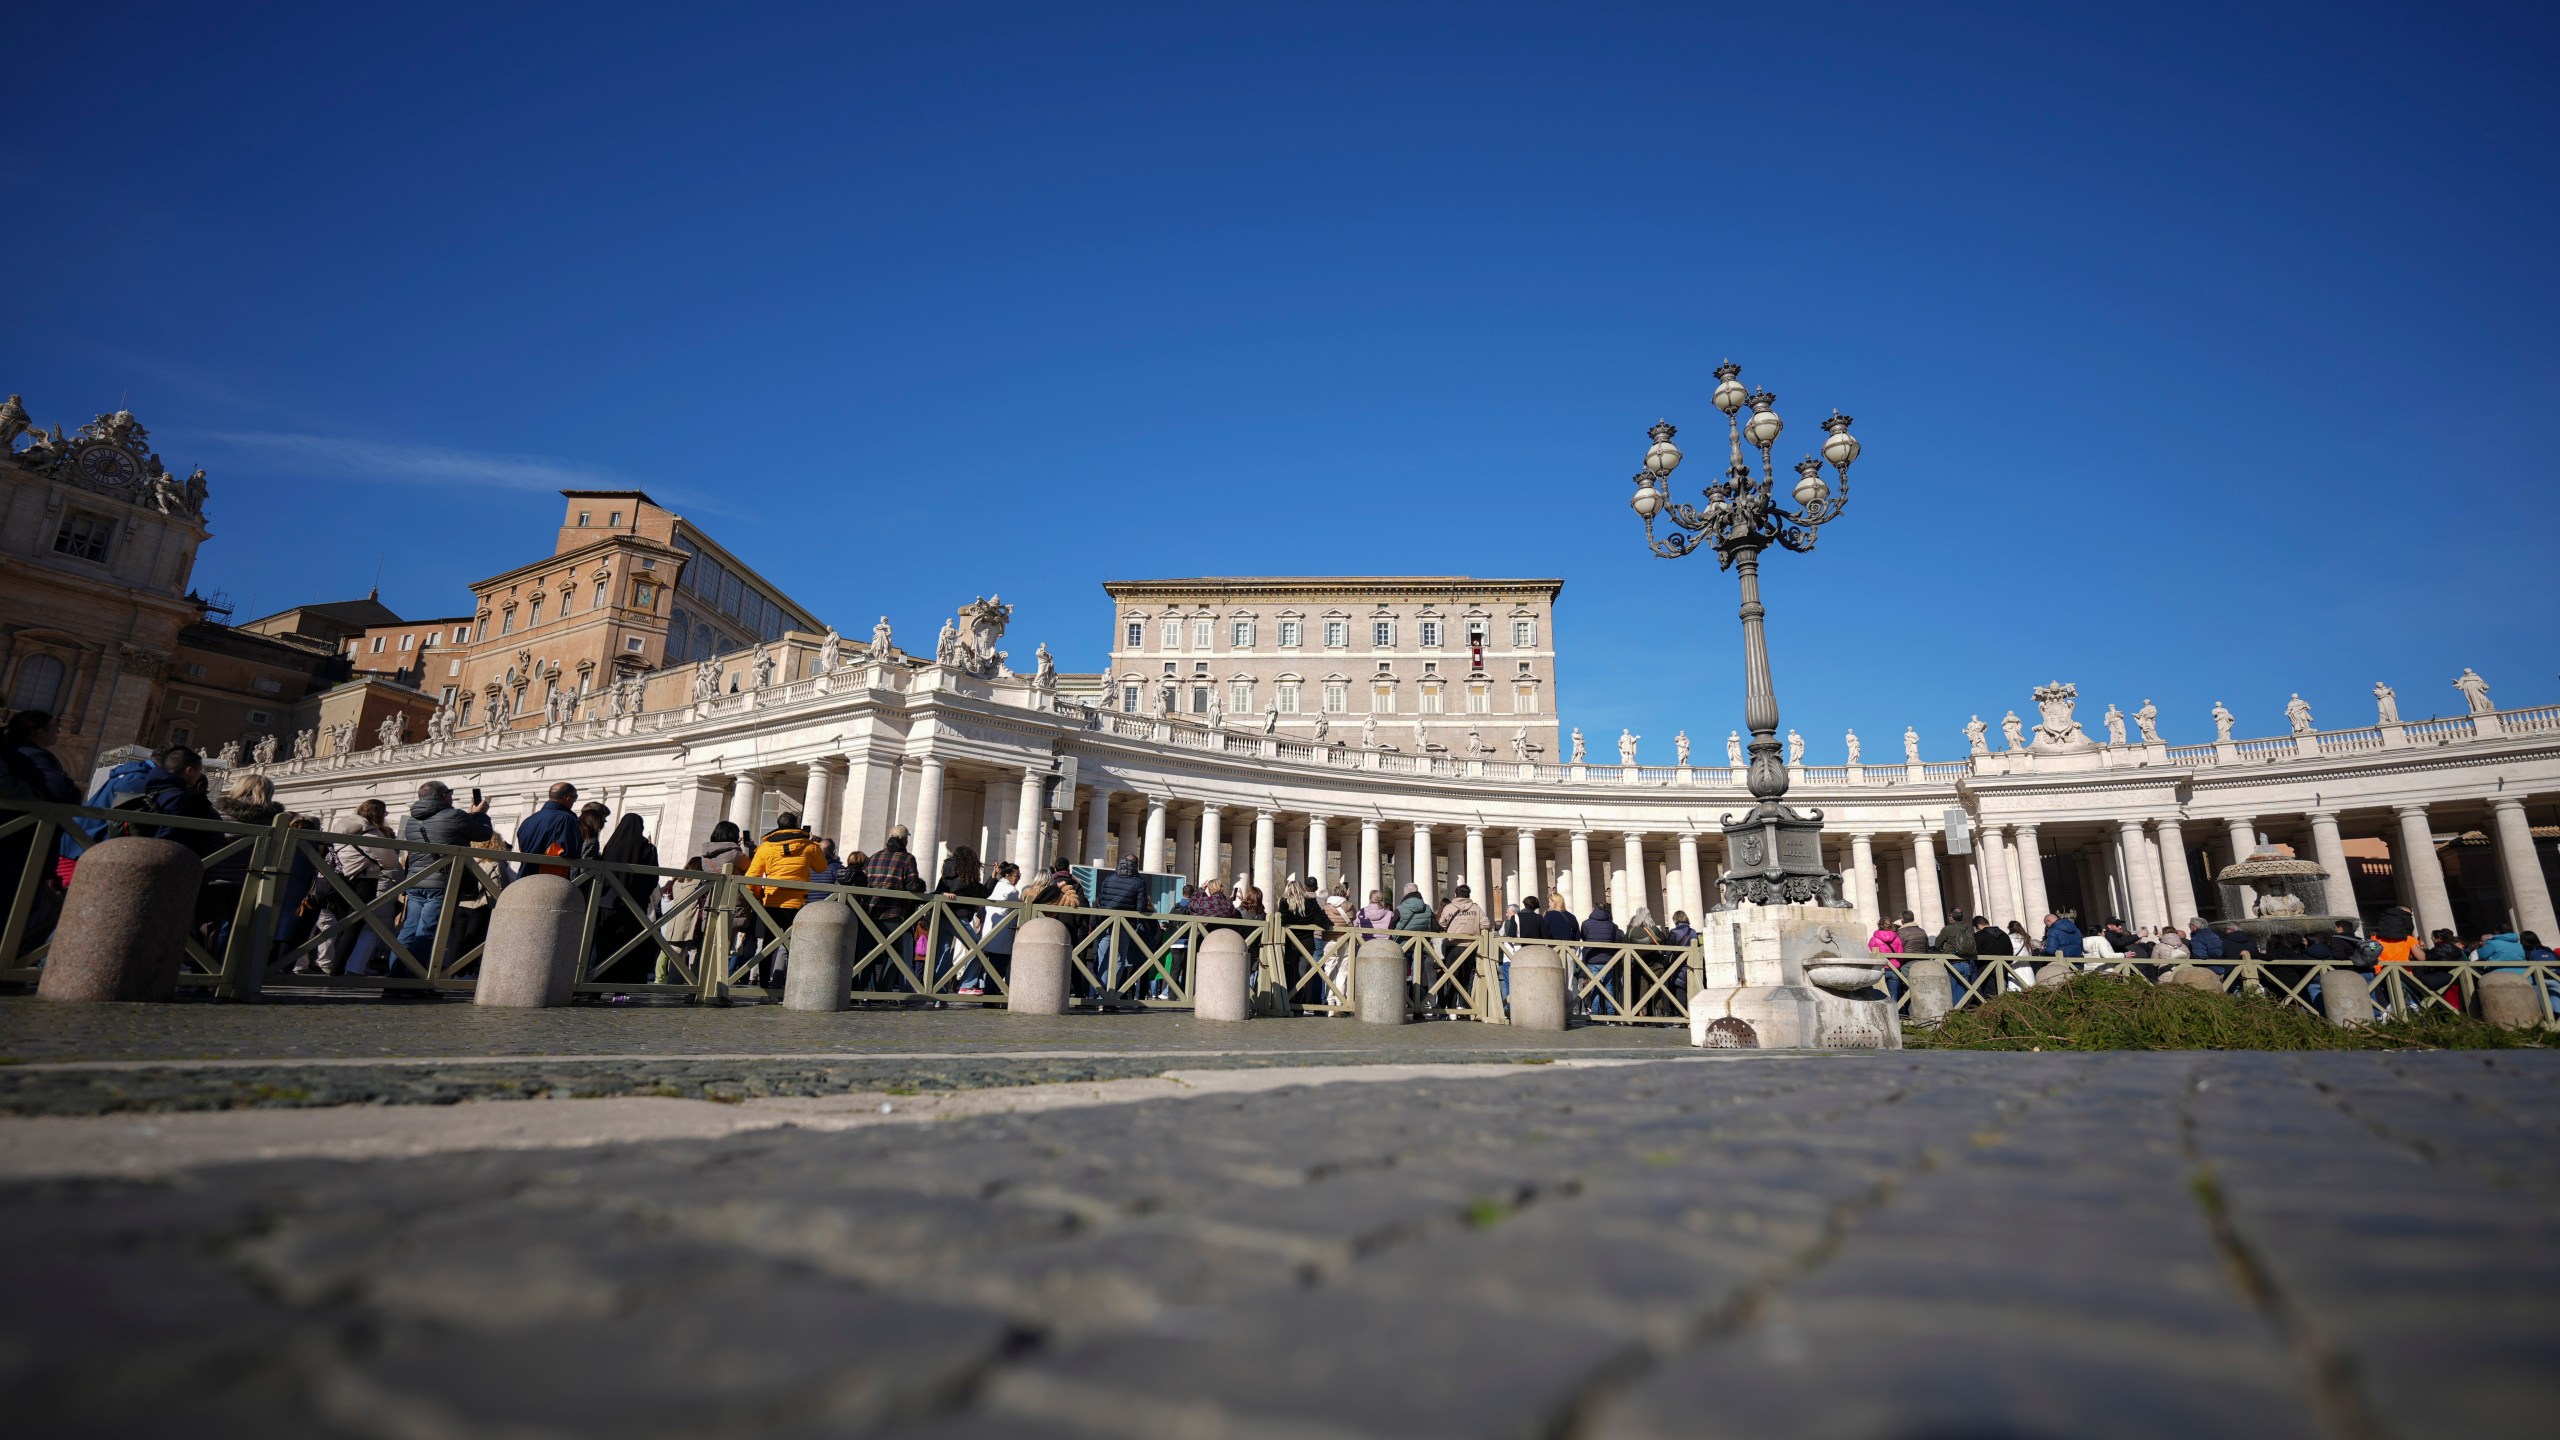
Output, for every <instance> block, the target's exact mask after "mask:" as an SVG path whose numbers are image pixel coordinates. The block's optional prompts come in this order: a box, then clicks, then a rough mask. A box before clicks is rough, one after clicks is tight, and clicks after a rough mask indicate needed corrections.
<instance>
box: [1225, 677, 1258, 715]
mask: <svg viewBox="0 0 2560 1440" xmlns="http://www.w3.org/2000/svg"><path fill="white" fill-rule="evenodd" d="M1227 709H1229V710H1231V711H1233V712H1234V713H1236V714H1238V715H1249V714H1252V713H1253V682H1252V681H1250V680H1231V681H1228V682H1227Z"/></svg>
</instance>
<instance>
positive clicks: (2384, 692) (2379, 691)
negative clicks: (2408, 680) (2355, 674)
mask: <svg viewBox="0 0 2560 1440" xmlns="http://www.w3.org/2000/svg"><path fill="white" fill-rule="evenodd" d="M2373 704H2374V709H2375V710H2376V711H2378V712H2379V718H2378V719H2376V720H2375V721H2374V723H2375V724H2377V725H2397V724H2399V723H2400V692H2399V691H2397V690H2394V689H2392V688H2391V687H2390V686H2388V685H2385V684H2383V683H2382V682H2381V681H2379V680H2376V681H2374V682H2373Z"/></svg>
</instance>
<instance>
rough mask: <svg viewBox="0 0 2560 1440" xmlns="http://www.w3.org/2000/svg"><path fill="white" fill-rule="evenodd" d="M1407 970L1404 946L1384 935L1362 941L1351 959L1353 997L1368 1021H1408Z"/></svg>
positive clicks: (1371, 1023)
mask: <svg viewBox="0 0 2560 1440" xmlns="http://www.w3.org/2000/svg"><path fill="white" fill-rule="evenodd" d="M1404 969H1405V962H1404V947H1403V946H1401V945H1398V944H1397V943H1396V942H1394V941H1393V940H1389V939H1386V938H1384V937H1378V938H1373V939H1368V940H1363V941H1361V942H1360V949H1359V952H1358V953H1357V954H1355V955H1354V956H1353V957H1352V960H1351V999H1352V1004H1353V1006H1354V1007H1355V1008H1356V1009H1357V1010H1358V1012H1359V1015H1360V1019H1361V1020H1362V1021H1363V1022H1364V1023H1366V1024H1370V1025H1401V1024H1403V1023H1404V1022H1405V1020H1406V1018H1407V1017H1406V1014H1405V1011H1406V1003H1405V994H1404Z"/></svg>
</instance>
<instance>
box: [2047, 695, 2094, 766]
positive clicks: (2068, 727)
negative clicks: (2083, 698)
mask: <svg viewBox="0 0 2560 1440" xmlns="http://www.w3.org/2000/svg"><path fill="white" fill-rule="evenodd" d="M2035 698H2036V714H2037V716H2038V719H2037V721H2036V748H2037V749H2039V750H2079V749H2084V748H2086V747H2088V746H2090V745H2092V744H2095V743H2096V742H2095V741H2092V740H2091V739H2090V738H2089V732H2088V731H2087V730H2086V729H2083V728H2082V727H2081V724H2080V722H2079V721H2078V720H2075V719H2073V718H2072V714H2071V712H2072V710H2073V708H2074V707H2076V706H2077V705H2078V704H2079V703H2080V687H2079V686H2077V685H2068V684H2065V683H2063V682H2062V681H2059V680H2054V681H2049V682H2047V683H2046V684H2044V685H2043V686H2041V687H2039V688H2038V689H2037V690H2036V697H2035Z"/></svg>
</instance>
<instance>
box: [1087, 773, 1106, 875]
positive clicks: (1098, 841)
mask: <svg viewBox="0 0 2560 1440" xmlns="http://www.w3.org/2000/svg"><path fill="white" fill-rule="evenodd" d="M1110 854H1111V792H1110V791H1108V790H1106V789H1104V788H1102V787H1101V786H1099V785H1096V786H1094V787H1093V797H1092V798H1091V799H1089V800H1087V801H1085V802H1084V858H1085V860H1086V861H1087V862H1088V863H1089V864H1091V865H1092V866H1093V868H1094V869H1096V870H1107V869H1109V868H1111V866H1110Z"/></svg>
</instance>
